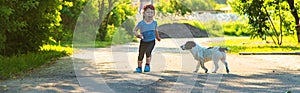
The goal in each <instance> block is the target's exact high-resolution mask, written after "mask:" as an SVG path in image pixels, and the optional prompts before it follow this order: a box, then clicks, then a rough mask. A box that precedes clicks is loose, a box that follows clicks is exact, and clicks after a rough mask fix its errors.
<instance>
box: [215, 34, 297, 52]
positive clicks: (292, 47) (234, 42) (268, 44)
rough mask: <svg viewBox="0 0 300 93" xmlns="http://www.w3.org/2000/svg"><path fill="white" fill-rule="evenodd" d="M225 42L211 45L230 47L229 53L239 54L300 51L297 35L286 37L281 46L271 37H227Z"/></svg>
mask: <svg viewBox="0 0 300 93" xmlns="http://www.w3.org/2000/svg"><path fill="white" fill-rule="evenodd" d="M225 38H226V40H225V45H224V43H222V44H221V43H212V44H211V46H216V45H217V46H226V47H229V48H230V50H229V51H228V52H229V53H233V54H237V53H239V52H300V44H298V43H297V38H296V37H284V40H283V44H282V45H281V46H279V45H275V44H274V43H273V42H272V40H271V39H270V38H268V39H267V40H266V41H262V40H260V39H253V40H250V38H245V37H243V38H241V37H240V38H238V37H225Z"/></svg>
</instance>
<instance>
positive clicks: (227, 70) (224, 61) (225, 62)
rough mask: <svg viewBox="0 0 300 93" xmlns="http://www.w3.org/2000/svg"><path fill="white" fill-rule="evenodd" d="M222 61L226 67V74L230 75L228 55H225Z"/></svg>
mask: <svg viewBox="0 0 300 93" xmlns="http://www.w3.org/2000/svg"><path fill="white" fill-rule="evenodd" d="M221 61H222V62H223V64H224V65H225V67H226V72H227V74H228V73H229V68H228V63H227V61H226V55H224V57H223V58H222V59H221Z"/></svg>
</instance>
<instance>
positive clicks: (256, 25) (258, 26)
mask: <svg viewBox="0 0 300 93" xmlns="http://www.w3.org/2000/svg"><path fill="white" fill-rule="evenodd" d="M231 5H232V7H233V10H234V11H235V12H237V13H239V14H241V15H245V16H247V18H248V23H249V24H250V26H251V27H250V32H251V38H261V39H263V40H266V37H271V38H272V40H273V42H274V44H277V45H281V44H282V39H283V36H288V35H289V34H290V33H292V32H293V30H294V27H295V24H294V22H292V21H291V19H292V18H293V17H292V15H290V13H289V8H288V7H287V6H288V3H287V2H285V1H283V0H235V1H233V2H231Z"/></svg>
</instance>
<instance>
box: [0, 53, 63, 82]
mask: <svg viewBox="0 0 300 93" xmlns="http://www.w3.org/2000/svg"><path fill="white" fill-rule="evenodd" d="M65 55H66V52H58V51H40V52H37V53H28V54H19V55H15V56H11V57H3V56H0V63H1V64H0V80H1V79H9V78H16V77H18V76H20V75H22V74H24V73H26V72H28V71H30V70H33V69H35V68H38V67H40V66H42V65H44V64H46V63H50V62H51V60H55V59H56V58H58V57H62V56H65Z"/></svg>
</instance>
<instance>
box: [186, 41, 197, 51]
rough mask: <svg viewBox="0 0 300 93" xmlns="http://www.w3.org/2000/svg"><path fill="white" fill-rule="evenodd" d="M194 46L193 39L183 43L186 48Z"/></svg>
mask: <svg viewBox="0 0 300 93" xmlns="http://www.w3.org/2000/svg"><path fill="white" fill-rule="evenodd" d="M195 46H196V43H195V42H194V41H188V42H186V44H185V47H186V49H192V48H193V47H195Z"/></svg>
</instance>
